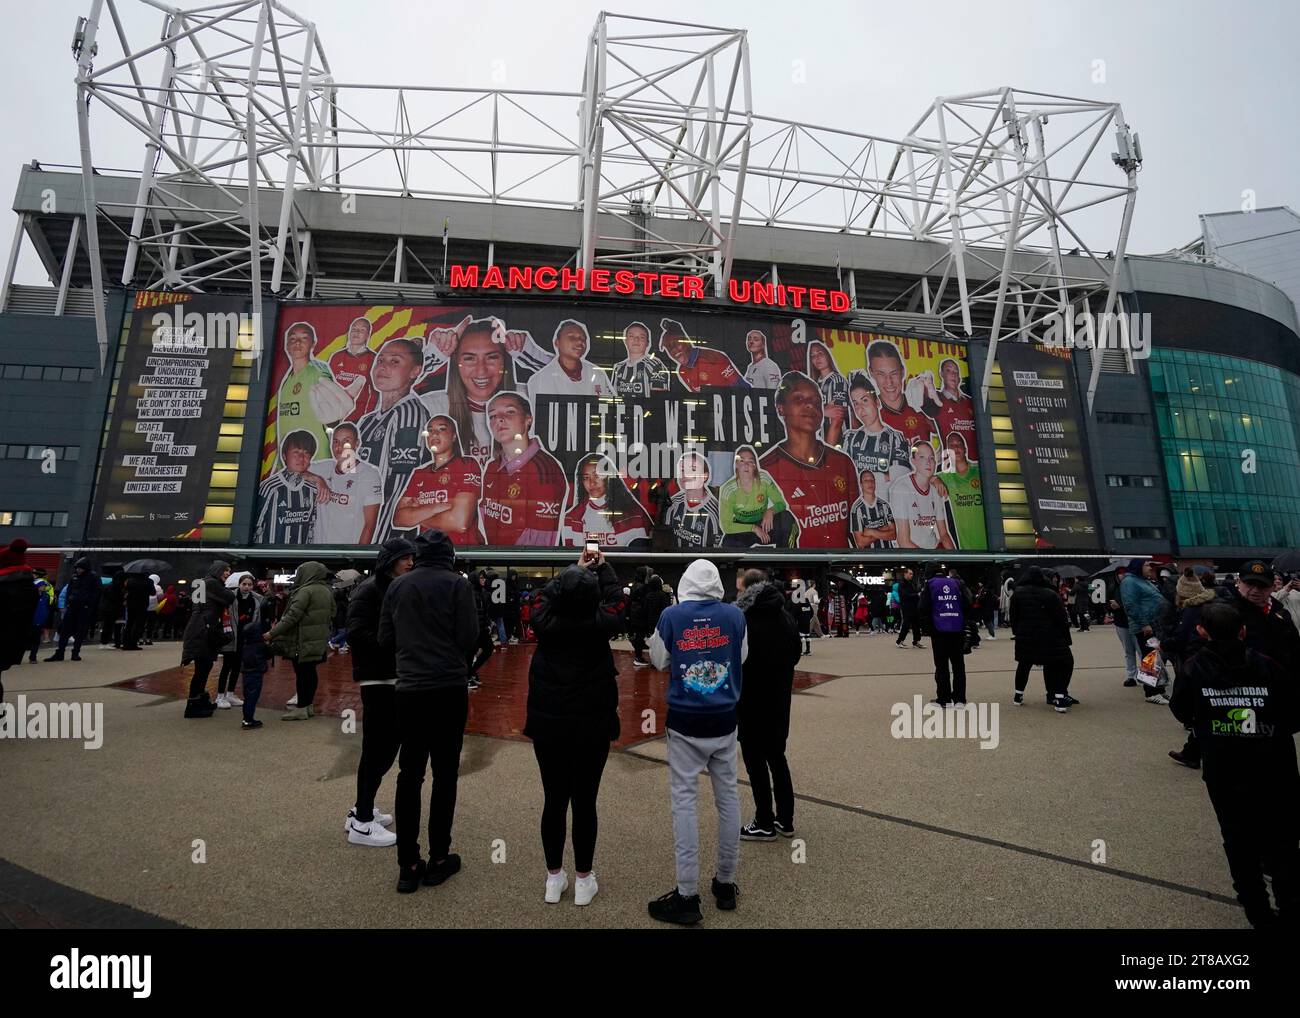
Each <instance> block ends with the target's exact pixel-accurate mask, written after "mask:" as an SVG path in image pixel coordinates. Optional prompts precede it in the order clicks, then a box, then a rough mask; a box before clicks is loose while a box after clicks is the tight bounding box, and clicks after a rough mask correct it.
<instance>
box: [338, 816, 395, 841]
mask: <svg viewBox="0 0 1300 1018" xmlns="http://www.w3.org/2000/svg"><path fill="white" fill-rule="evenodd" d="M348 841H350V842H352V844H354V845H373V846H374V847H375V848H388V847H389V846H390V845H396V844H397V835H396V834H394V833H393V832H392V831H386V830H384V829H383V827H382V826H380V825H379V824H378V823H376V822H375V821H373V820H372V821H370V823H368V824H363V823H361V822H360V821H357V820H349V821H348Z"/></svg>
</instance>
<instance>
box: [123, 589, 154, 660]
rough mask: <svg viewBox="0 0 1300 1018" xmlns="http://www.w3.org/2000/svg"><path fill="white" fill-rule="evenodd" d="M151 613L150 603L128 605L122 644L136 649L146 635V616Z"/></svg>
mask: <svg viewBox="0 0 1300 1018" xmlns="http://www.w3.org/2000/svg"><path fill="white" fill-rule="evenodd" d="M148 614H149V605H148V602H147V601H146V602H145V603H144V604H143V605H134V604H129V605H127V606H126V627H125V628H124V629H123V631H122V646H123V647H126V648H128V649H130V650H135V649H137V648H138V647H139V646H140V640H141V639H142V638H143V637H144V622H145V616H146V615H148Z"/></svg>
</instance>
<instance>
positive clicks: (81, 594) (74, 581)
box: [63, 558, 103, 632]
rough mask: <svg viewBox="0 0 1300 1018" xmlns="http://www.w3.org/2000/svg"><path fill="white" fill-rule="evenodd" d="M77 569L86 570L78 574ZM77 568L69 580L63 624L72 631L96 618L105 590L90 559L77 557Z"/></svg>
mask: <svg viewBox="0 0 1300 1018" xmlns="http://www.w3.org/2000/svg"><path fill="white" fill-rule="evenodd" d="M75 569H85V570H86V571H85V572H84V573H82V574H81V575H77V573H76V572H75ZM75 569H74V572H73V574H72V577H71V578H70V579H69V580H68V595H67V597H66V598H65V599H64V605H65V607H64V609H63V624H64V625H65V626H69V627H71V628H70V630H69V631H70V632H71V631H75V630H76V629H77V627H78V626H79V625H89V624H90V623H91V622H93V621H94V620H95V617H96V613H97V612H98V611H99V597H100V594H101V593H102V592H103V585H102V584H101V583H100V582H99V576H98V575H97V574H96V573H95V571H94V570H93V569H91V568H90V559H87V558H80V559H77V563H76V567H75Z"/></svg>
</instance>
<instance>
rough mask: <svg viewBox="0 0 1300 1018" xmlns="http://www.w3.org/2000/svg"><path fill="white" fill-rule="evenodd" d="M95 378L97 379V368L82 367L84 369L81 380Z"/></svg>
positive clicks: (87, 380)
mask: <svg viewBox="0 0 1300 1018" xmlns="http://www.w3.org/2000/svg"><path fill="white" fill-rule="evenodd" d="M94 380H95V369H94V368H82V369H81V381H83V382H93V381H94Z"/></svg>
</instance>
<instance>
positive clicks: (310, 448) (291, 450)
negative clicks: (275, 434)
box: [255, 431, 317, 545]
mask: <svg viewBox="0 0 1300 1018" xmlns="http://www.w3.org/2000/svg"><path fill="white" fill-rule="evenodd" d="M315 455H316V438H315V436H313V435H312V433H311V432H310V431H293V432H290V433H289V435H288V436H287V437H286V438H285V440H284V445H283V446H281V447H280V461H281V462H282V463H283V464H284V466H283V467H282V468H281V469H280V470H277V471H276V472H275V473H273V474H272V475H271V476H270V477H268V478H267V479H266V480H265V481H263V482H262V486H261V489H260V490H259V491H258V495H259V499H258V505H259V506H260V508H259V510H258V513H257V527H256V530H255V534H256V537H255V540H256V541H257V543H258V544H295V545H297V544H312V543H313V534H314V532H315V529H316V496H317V490H316V478H315V477H313V476H312V474H311V473H310V470H311V461H312V457H313V456H315Z"/></svg>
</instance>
